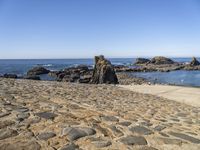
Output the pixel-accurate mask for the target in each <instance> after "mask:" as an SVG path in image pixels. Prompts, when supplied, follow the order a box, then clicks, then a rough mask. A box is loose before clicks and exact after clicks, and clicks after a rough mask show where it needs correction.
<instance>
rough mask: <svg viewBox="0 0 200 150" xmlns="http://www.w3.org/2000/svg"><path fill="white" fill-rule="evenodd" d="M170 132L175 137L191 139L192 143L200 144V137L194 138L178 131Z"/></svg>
mask: <svg viewBox="0 0 200 150" xmlns="http://www.w3.org/2000/svg"><path fill="white" fill-rule="evenodd" d="M169 134H170V135H172V136H174V137H177V138H180V139H183V140H186V141H189V142H191V143H196V144H200V140H199V139H197V138H194V137H192V136H189V135H187V134H183V133H177V132H169Z"/></svg>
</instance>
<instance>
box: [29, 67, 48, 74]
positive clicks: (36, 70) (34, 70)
mask: <svg viewBox="0 0 200 150" xmlns="http://www.w3.org/2000/svg"><path fill="white" fill-rule="evenodd" d="M49 72H50V71H49V70H47V69H46V68H44V67H40V66H38V67H34V68H32V69H30V70H29V71H28V72H27V75H28V76H34V75H41V74H48V73H49Z"/></svg>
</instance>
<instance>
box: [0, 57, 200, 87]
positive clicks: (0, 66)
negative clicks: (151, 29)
mask: <svg viewBox="0 0 200 150" xmlns="http://www.w3.org/2000/svg"><path fill="white" fill-rule="evenodd" d="M172 59H173V60H174V61H177V62H190V61H191V58H172ZM197 59H199V60H200V58H197ZM109 60H110V61H111V62H112V64H113V65H127V66H130V65H131V64H133V63H134V62H135V58H111V59H109ZM80 64H85V65H88V66H91V67H93V65H94V60H93V59H27V60H26V59H12V60H11V59H1V60H0V74H5V73H13V74H17V75H18V76H23V75H25V74H26V73H27V71H28V70H29V69H31V68H33V67H35V66H38V65H40V66H43V67H45V68H47V69H49V70H62V69H64V68H67V67H72V66H77V65H80ZM131 75H132V76H137V77H143V78H146V79H147V80H149V81H151V82H156V83H164V84H165V83H168V84H174V85H184V86H197V87H200V71H184V70H179V71H171V72H145V73H143V72H142V73H131ZM42 79H46V80H51V78H47V77H46V76H44V77H42Z"/></svg>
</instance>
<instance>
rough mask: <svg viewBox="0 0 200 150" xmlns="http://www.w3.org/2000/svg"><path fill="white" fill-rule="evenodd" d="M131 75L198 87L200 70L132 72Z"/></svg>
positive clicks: (160, 81)
mask: <svg viewBox="0 0 200 150" xmlns="http://www.w3.org/2000/svg"><path fill="white" fill-rule="evenodd" d="M132 75H134V76H137V77H142V78H145V79H147V80H149V81H151V82H154V83H164V84H174V85H185V86H198V87H200V71H185V70H178V71H171V72H145V73H143V72H142V73H132Z"/></svg>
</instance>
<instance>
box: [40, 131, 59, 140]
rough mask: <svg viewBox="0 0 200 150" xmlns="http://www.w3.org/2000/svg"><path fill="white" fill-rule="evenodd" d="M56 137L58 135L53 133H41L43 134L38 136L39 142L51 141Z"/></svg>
mask: <svg viewBox="0 0 200 150" xmlns="http://www.w3.org/2000/svg"><path fill="white" fill-rule="evenodd" d="M55 136H56V134H55V133H53V132H43V133H41V134H39V135H38V136H37V138H38V139H39V140H45V141H46V140H48V139H50V138H53V137H55Z"/></svg>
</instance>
